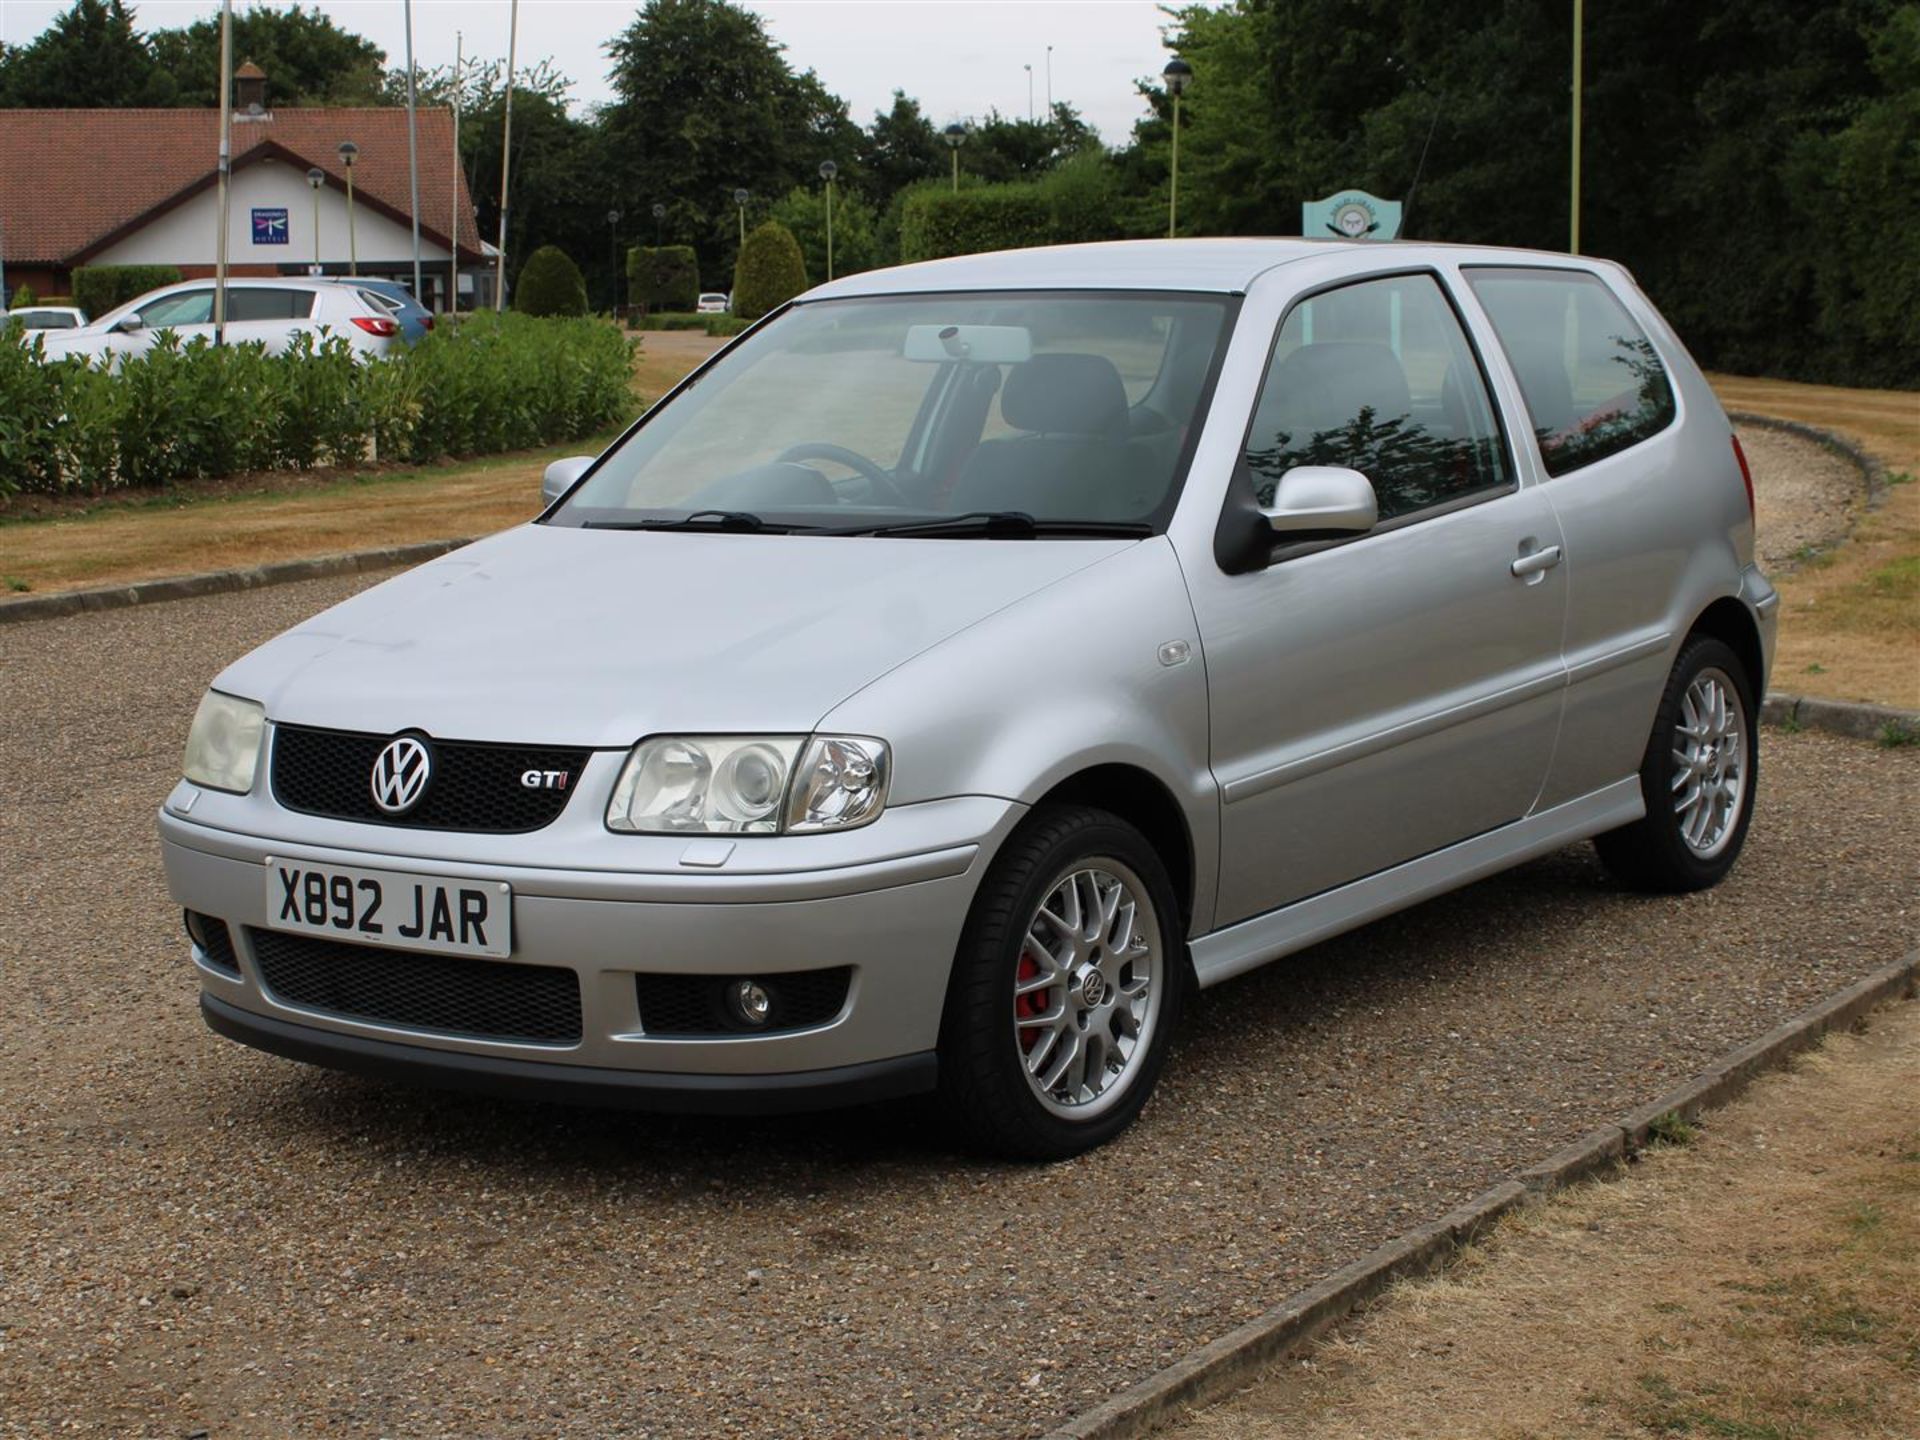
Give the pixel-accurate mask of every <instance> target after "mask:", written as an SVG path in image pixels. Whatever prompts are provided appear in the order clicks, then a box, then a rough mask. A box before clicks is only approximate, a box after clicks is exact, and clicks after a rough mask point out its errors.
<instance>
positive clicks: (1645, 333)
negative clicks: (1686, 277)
mask: <svg viewBox="0 0 1920 1440" xmlns="http://www.w3.org/2000/svg"><path fill="white" fill-rule="evenodd" d="M1474 270H1507V271H1512V270H1534V271H1538V272H1539V273H1541V274H1543V275H1580V276H1583V277H1585V278H1586V279H1588V280H1591V281H1593V283H1594V284H1596V285H1598V286H1599V287H1600V288H1601V289H1602V290H1604V291H1606V293H1607V294H1608V296H1610V297H1611V298H1612V300H1613V303H1614V304H1616V305H1618V306H1619V307H1620V313H1621V314H1623V315H1625V316H1626V317H1627V319H1629V320H1631V321H1632V322H1633V327H1634V329H1636V330H1638V331H1639V332H1640V338H1641V339H1642V340H1644V341H1646V342H1647V344H1648V345H1649V346H1651V347H1652V349H1653V353H1654V354H1655V355H1657V356H1658V357H1659V359H1660V378H1661V379H1663V380H1665V381H1666V382H1667V398H1668V399H1669V400H1671V401H1672V402H1673V405H1672V413H1671V414H1670V415H1668V416H1667V423H1666V424H1664V425H1662V426H1661V427H1660V428H1659V429H1658V430H1649V431H1648V432H1647V433H1646V434H1645V435H1642V436H1641V437H1640V438H1639V439H1638V440H1635V441H1634V442H1633V443H1632V444H1631V445H1623V446H1621V447H1620V448H1619V449H1618V450H1613V451H1610V452H1608V453H1607V454H1605V455H1596V456H1595V457H1594V458H1593V459H1591V460H1589V461H1587V462H1586V463H1585V464H1582V465H1576V466H1574V467H1573V468H1572V469H1571V470H1562V471H1561V472H1560V473H1559V474H1557V475H1556V474H1555V473H1554V472H1553V471H1552V470H1550V469H1548V468H1547V452H1546V451H1544V450H1542V449H1540V437H1539V436H1538V435H1536V434H1534V431H1533V411H1532V410H1531V409H1527V389H1526V386H1525V385H1523V384H1521V382H1520V367H1519V366H1518V365H1516V364H1514V360H1513V355H1512V353H1511V352H1510V351H1509V350H1508V349H1507V342H1506V341H1504V340H1502V339H1501V338H1500V326H1499V325H1498V324H1497V323H1496V322H1495V321H1494V318H1493V312H1492V311H1491V310H1489V309H1487V304H1486V302H1485V301H1484V300H1482V299H1481V298H1480V292H1479V291H1478V290H1475V289H1474V288H1473V277H1472V275H1471V274H1469V273H1468V272H1470V271H1474ZM1460 279H1461V282H1462V283H1463V284H1464V285H1465V286H1466V287H1467V289H1468V291H1469V292H1470V293H1471V294H1472V295H1473V303H1474V304H1475V305H1478V306H1479V307H1480V312H1481V313H1482V314H1483V315H1485V316H1486V317H1487V329H1488V331H1489V332H1491V334H1492V335H1493V343H1494V344H1496V345H1498V346H1499V347H1500V357H1501V359H1503V360H1505V361H1506V362H1507V371H1508V373H1509V374H1511V375H1512V376H1513V383H1514V386H1515V387H1516V388H1517V389H1518V390H1519V391H1520V406H1521V408H1522V409H1524V410H1526V411H1527V436H1528V438H1529V439H1530V440H1532V442H1533V446H1534V449H1535V451H1536V452H1537V453H1538V454H1539V456H1540V483H1541V484H1543V485H1551V484H1553V483H1554V482H1555V481H1556V480H1565V479H1566V478H1568V477H1569V476H1571V475H1578V474H1579V473H1580V472H1581V471H1582V470H1587V469H1591V468H1592V467H1593V466H1595V465H1598V464H1600V463H1602V462H1603V461H1607V460H1611V459H1613V458H1614V456H1616V455H1625V454H1627V453H1628V452H1629V451H1632V450H1638V449H1639V448H1640V447H1641V446H1642V445H1645V444H1646V443H1647V442H1648V441H1650V440H1657V439H1659V438H1660V437H1661V436H1662V435H1664V434H1666V433H1667V432H1668V431H1669V430H1671V429H1673V428H1674V427H1675V426H1676V425H1678V424H1679V423H1680V391H1679V390H1678V389H1677V388H1676V387H1675V386H1674V383H1673V375H1674V368H1673V357H1672V356H1670V355H1668V354H1667V352H1666V351H1665V350H1664V349H1662V348H1661V346H1660V342H1659V340H1657V339H1656V338H1655V337H1654V335H1653V332H1652V331H1650V330H1648V329H1647V327H1646V326H1645V325H1643V324H1642V323H1641V322H1640V317H1639V316H1637V315H1635V314H1634V313H1633V311H1632V309H1631V308H1630V307H1629V306H1628V305H1627V303H1626V301H1625V300H1624V299H1622V298H1621V296H1620V292H1619V291H1617V290H1615V289H1614V287H1613V286H1612V285H1611V284H1610V283H1608V281H1607V278H1606V276H1604V275H1602V274H1601V273H1600V272H1599V271H1598V270H1596V269H1594V268H1593V267H1592V266H1591V265H1573V264H1565V265H1551V264H1543V263H1541V262H1540V261H1537V260H1532V261H1528V262H1527V263H1525V264H1514V265H1502V264H1498V263H1496V262H1494V261H1482V262H1480V263H1479V264H1474V265H1462V266H1461V267H1460Z"/></svg>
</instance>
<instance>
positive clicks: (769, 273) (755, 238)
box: [733, 220, 807, 320]
mask: <svg viewBox="0 0 1920 1440" xmlns="http://www.w3.org/2000/svg"><path fill="white" fill-rule="evenodd" d="M806 288H807V262H806V259H805V257H803V256H802V255H801V253H800V242H799V241H798V240H796V239H794V238H793V232H792V231H791V230H789V229H787V227H786V226H784V225H782V224H780V222H779V221H777V220H769V221H767V223H766V224H764V225H762V226H761V227H760V228H759V229H757V230H754V231H751V232H750V233H749V234H748V235H747V243H746V244H745V245H742V246H741V247H740V259H739V260H738V261H737V262H736V263H735V265H734V267H733V313H734V314H735V315H737V316H739V317H740V318H741V319H742V320H758V319H759V318H760V317H761V316H762V315H764V314H766V313H767V312H768V311H769V310H774V309H777V308H778V307H780V306H782V305H784V304H786V303H787V301H789V300H791V299H792V298H793V297H794V296H796V295H798V294H799V293H800V292H801V291H802V290H804V289H806Z"/></svg>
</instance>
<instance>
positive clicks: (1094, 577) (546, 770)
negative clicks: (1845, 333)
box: [159, 240, 1777, 1158]
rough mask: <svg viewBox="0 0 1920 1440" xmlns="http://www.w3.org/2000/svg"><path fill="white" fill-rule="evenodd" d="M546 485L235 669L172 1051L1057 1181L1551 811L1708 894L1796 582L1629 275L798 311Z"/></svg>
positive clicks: (1225, 269)
mask: <svg viewBox="0 0 1920 1440" xmlns="http://www.w3.org/2000/svg"><path fill="white" fill-rule="evenodd" d="M548 482H549V490H550V492H551V493H550V497H549V498H550V501H551V503H550V504H549V506H548V508H547V510H546V511H545V513H544V514H542V515H541V516H540V517H539V519H537V520H535V521H534V522H532V523H531V524H527V525H523V526H520V527H519V528H517V529H514V530H510V531H507V532H506V533H504V534H500V535H496V536H493V537H492V538H490V539H487V540H483V541H481V542H479V543H478V544H475V545H471V546H468V547H466V548H465V549H463V550H459V551H456V552H454V553H452V554H450V555H448V556H446V557H444V558H442V559H439V560H436V561H433V562H432V563H430V564H427V565H423V566H421V567H420V568H418V569H416V570H414V571H412V572H410V573H408V574H405V575H403V576H400V577H399V578H397V579H394V580H390V581H388V582H386V583H385V584H382V585H379V586H376V587H374V588H373V589H371V590H368V591H366V592H365V593H363V594H361V595H359V596H357V597H355V598H353V599H351V600H349V601H347V602H346V603H344V604H342V605H339V606H336V607H335V608H333V609H331V610H329V611H326V612H325V613H323V614H321V615H318V616H316V617H315V618H314V619H312V620H310V621H308V622H307V623H305V624H303V625H300V626H298V627H297V628H295V629H293V630H291V631H289V632H287V633H286V634H284V635H282V636H280V637H279V638H278V639H275V640H273V641H271V642H269V643H268V644H266V645H264V646H262V647H261V648H260V649H258V650H256V651H254V652H253V653H252V654H250V655H248V656H246V657H245V658H243V659H241V660H239V661H238V662H236V663H235V664H233V665H232V666H230V667H229V668H228V669H227V670H226V671H224V672H223V673H222V674H221V675H220V676H219V677H218V678H217V679H216V680H215V681H214V684H213V688H212V689H211V690H210V691H209V692H208V693H207V695H206V697H205V699H204V701H203V702H202V704H201V706H200V709H199V712H198V714H197V715H196V716H195V717H194V722H193V728H192V732H191V735H190V737H189V739H188V742H187V752H186V764H185V778H183V779H182V780H181V782H180V784H179V785H178V786H177V787H176V788H175V790H174V791H173V793H172V794H171V795H170V796H168V798H167V800H166V802H165V805H164V807H163V809H162V811H161V815H160V821H159V824H160V835H161V840H162V849H163V852H164V856H165V863H166V870H167V876H168V880H169V883H170V886H171V889H172V893H173V895H174V896H175V898H176V899H177V901H178V902H179V903H180V904H181V905H182V906H184V907H185V909H186V912H187V913H186V923H187V930H188V932H189V934H190V935H191V937H192V942H193V952H192V953H193V959H194V964H195V967H196V969H197V971H198V975H199V980H200V986H201V1005H202V1008H203V1010H204V1013H205V1016H206V1019H207V1021H208V1023H209V1024H210V1025H211V1026H212V1027H213V1028H214V1029H215V1030H217V1031H219V1032H220V1033H222V1034H224V1035H227V1036H230V1037H232V1038H234V1039H236V1040H240V1041H243V1042H245V1043H247V1044H250V1045H254V1046H258V1047H259V1048H261V1049H264V1050H269V1051H272V1052H275V1053H276V1054H279V1055H283V1056H290V1057H292V1058H294V1059H298V1060H305V1061H311V1062H315V1063H318V1064H322V1065H331V1066H338V1067H343V1068H347V1069H354V1070H361V1071H368V1072H372V1073H374V1074H376V1075H385V1076H392V1077H396V1078H400V1079H406V1080H415V1081H419V1082H423V1083H427V1084H438V1085H447V1086H454V1087H460V1088H468V1089H478V1090H485V1091H491V1092H508V1093H513V1094H527V1095H544V1096H548V1097H554V1098H559V1099H563V1100H580V1101H596V1102H612V1103H619V1104H631V1105H637V1106H646V1107H665V1108H675V1109H685V1110H699V1111H722V1110H735V1109H754V1110H762V1111H768V1110H791V1109H799V1108H803V1107H815V1106H826V1105H834V1104H844V1103H851V1102H857V1101H864V1100H869V1099H874V1098H877V1097H882V1096H892V1095H901V1094H909V1093H913V1092H921V1091H932V1092H936V1093H937V1096H938V1099H939V1102H940V1104H941V1107H942V1108H943V1109H944V1110H945V1111H946V1112H947V1113H948V1114H949V1115H950V1116H951V1117H952V1120H953V1121H954V1122H955V1124H956V1125H957V1126H958V1127H959V1129H960V1131H961V1132H962V1133H963V1134H964V1135H965V1136H967V1137H969V1138H970V1139H971V1140H972V1141H973V1142H975V1143H977V1144H979V1145H981V1146H984V1147H987V1148H990V1149H993V1150H997V1151H999V1152H1001V1153H1006V1154H1012V1155H1017V1156H1026V1157H1033V1158H1048V1157H1058V1156H1064V1155H1068V1154H1071V1153H1074V1152H1076V1151H1079V1150H1083V1149H1085V1148H1087V1147H1089V1146H1092V1145H1095V1144H1098V1143H1100V1142H1102V1141H1104V1140H1106V1139H1108V1138H1109V1137H1111V1136H1113V1135H1114V1134H1116V1133H1117V1132H1118V1131H1120V1130H1121V1129H1122V1128H1124V1127H1125V1126H1126V1125H1127V1124H1128V1123H1129V1122H1130V1121H1131V1120H1132V1119H1133V1117H1134V1116H1135V1115H1136V1114H1137V1113H1138V1112H1139V1110H1140V1108H1141V1106H1142V1105H1143V1104H1145V1102H1146V1100H1147V1098H1148V1096H1149V1094H1150V1092H1151V1091H1152V1089H1153V1086H1154V1082H1155V1080H1156V1078H1157V1076H1158V1073H1159V1071H1160V1069H1161V1066H1162V1064H1163V1061H1164V1059H1165V1056H1166V1053H1167V1047H1168V1042H1169V1039H1170V1037H1171V1036H1172V1034H1173V1031H1174V1028H1175V1026H1176V1024H1177V1023H1178V1021H1179V1018H1180V1011H1181V1004H1182V999H1183V997H1184V996H1185V995H1186V994H1187V992H1188V991H1189V990H1190V989H1191V988H1192V987H1194V986H1196V985H1198V986H1206V985H1212V984H1216V983H1218V982H1220V981H1223V980H1227V979H1230V978H1232V977H1233V976H1235V975H1238V974H1240V973H1241V972H1243V971H1245V970H1248V969H1250V968H1251V967H1253V966H1256V965H1260V964H1263V963H1265V962H1266V961H1269V960H1272V959H1274V958H1276V957H1278V956H1283V955H1286V954H1288V953H1289V952H1291V951H1296V950H1299V949H1301V948H1302V947H1304V946H1307V945H1310V944H1312V943H1314V942H1315V941H1317V940H1320V939H1323V938H1325V937H1327V936H1330V935H1333V934H1335V933H1337V932H1339V931H1342V930H1347V929H1350V928H1352V927H1354V926H1357V925H1361V924H1364V923H1365V922H1367V921H1368V920H1371V919H1373V918H1375V917H1377V916H1380V915H1384V914H1386V913H1388V912H1389V911H1393V910H1396V909H1399V908H1401V907H1403V906H1407V905H1410V904H1413V903H1415V902H1417V901H1419V900H1422V899H1424V898H1426V897H1428V896H1432V895H1435V894H1438V893H1440V892H1441V891H1444V890H1448V889H1451V888H1453V887H1455V886H1459V885H1463V884H1466V883H1467V882H1469V881H1472V880H1474V879H1476V878H1478V877H1480V876H1484V875H1487V874H1490V873H1492V872H1493V871H1496V870H1499V869H1501V868H1503V867H1505V866H1510V865H1513V864H1516V863H1518V862H1520V861H1523V860H1526V859H1528V858H1529V857H1532V856H1536V855H1539V854H1541V853H1543V852H1545V851H1549V850H1552V849H1554V848H1556V847H1559V846H1564V845H1567V844H1570V843H1572V842H1574V841H1578V840H1583V839H1586V838H1589V837H1591V838H1592V839H1593V840H1594V842H1595V844H1596V845H1597V846H1598V848H1599V852H1600V855H1601V857H1602V858H1603V859H1604V861H1605V862H1606V864H1607V866H1608V867H1609V868H1610V869H1611V870H1612V871H1613V873H1614V874H1615V875H1617V876H1618V877H1619V878H1620V879H1621V880H1622V881H1624V882H1626V883H1628V884H1630V885H1633V886H1637V887H1642V888H1646V889H1651V890H1664V891H1688V890H1695V889H1698V888H1701V887H1703V886H1707V885H1711V884H1713V883H1714V882H1715V881H1717V880H1719V879H1720V878H1721V877H1722V876H1723V875H1725V874H1726V873H1727V871H1728V869H1729V867H1731V866H1732V864H1733V863H1734V859H1735V857H1736V856H1737V855H1738V853H1739V851H1740V847H1741V842H1742V839H1743V837H1744V835H1745V833H1746V829H1747V824H1748V820H1749V818H1750V816H1751V815H1752V812H1753V803H1754V794H1755V783H1756V778H1757V775H1756V765H1757V759H1758V751H1757V737H1756V731H1755V724H1754V722H1755V718H1756V702H1757V699H1758V697H1759V695H1760V694H1761V692H1762V689H1763V684H1764V680H1765V675H1766V668H1767V663H1768V659H1769V656H1770V654H1771V650H1772V646H1773V637H1774V612H1775V609H1776V606H1777V598H1776V596H1775V593H1774V591H1773V589H1772V587H1771V586H1770V585H1769V584H1768V583H1767V581H1766V579H1765V578H1763V577H1762V575H1761V574H1760V572H1759V570H1757V569H1756V568H1755V566H1754V558H1753V501H1752V490H1751V485H1750V483H1749V482H1748V479H1747V475H1746V466H1745V461H1744V459H1743V458H1742V456H1741V454H1740V447H1739V444H1738V442H1737V440H1736V439H1735V438H1734V436H1733V434H1732V431H1731V429H1730V428H1729V426H1728V423H1727V419H1726V416H1725V415H1724V414H1723V413H1722V412H1721V409H1720V407H1719V405H1718V404H1717V403H1715V400H1714V397H1713V395H1712V393H1711V392H1710V391H1709V390H1708V388H1707V386H1706V383H1705V382H1704V381H1703V380H1702V378H1701V376H1700V373H1699V371H1698V369H1697V368H1696V367H1695V365H1694V364H1693V362H1692V361H1691V360H1690V359H1689V358H1688V356H1687V353H1686V351H1685V350H1684V349H1683V348H1682V346H1681V344H1680V342H1679V340H1678V339H1677V338H1675V336H1674V334H1673V332H1672V331H1671V330H1670V329H1669V328H1668V327H1667V326H1666V324H1665V323H1664V322H1663V321H1662V320H1661V318H1660V316H1659V315H1658V314H1657V313H1656V312H1655V311H1654V309H1653V307H1652V306H1651V305H1650V304H1649V303H1648V302H1647V300H1646V298H1645V297H1644V296H1643V295H1641V294H1640V292H1639V291H1638V289H1636V287H1635V286H1634V284H1633V281H1632V279H1631V278H1630V277H1629V276H1628V275H1627V274H1626V273H1625V272H1624V271H1622V270H1621V269H1619V268H1618V267H1617V266H1613V265H1610V264H1606V263H1603V262H1598V261H1589V260H1583V259H1571V258H1568V257H1566V256H1562V255H1552V254H1532V253H1523V252H1517V251H1504V250H1484V249H1467V248H1452V247H1443V246H1427V245H1377V244H1345V243H1338V242H1331V243H1329V242H1317V241H1316V242H1304V241H1285V240H1270V241H1228V240H1223V241H1175V242H1152V243H1134V244H1113V245H1096V246H1084V247H1075V248H1072V249H1059V250H1029V251H1020V252H1016V253H1009V254H997V255H981V256H974V257H969V258H964V259H957V260H949V261H942V262H937V263H933V264H927V265H918V266H910V267H906V268H902V269H896V270H889V271H883V272H879V273H875V274H867V275H861V276H857V277H854V278H852V279H847V280H841V281H839V282H837V283H834V284H830V285H827V286H824V287H821V288H819V289H816V290H814V291H812V292H810V293H809V294H807V295H806V296H804V297H803V298H802V299H801V300H800V301H798V302H797V303H795V304H793V305H792V306H790V307H788V308H787V309H785V310H784V311H782V312H780V313H778V314H776V315H774V316H772V317H771V318H769V319H768V320H766V321H765V322H763V323H762V324H760V325H759V326H758V327H756V328H755V329H753V330H752V331H750V332H748V333H747V334H746V335H744V336H743V337H741V338H740V339H739V340H738V341H737V342H735V343H734V344H733V345H731V346H730V347H729V348H727V349H726V350H725V351H723V352H722V353H721V354H719V355H718V356H716V357H715V358H714V359H713V360H712V361H710V362H709V363H708V364H706V365H705V366H703V367H702V368H701V369H700V370H698V371H696V372H695V373H694V374H693V375H692V376H690V377H689V378H688V379H687V380H686V381H685V382H684V383H683V384H681V385H680V386H679V388H678V389H677V390H675V391H674V392H673V393H672V394H671V395H670V396H669V397H668V398H667V399H666V400H665V401H663V402H662V403H660V404H658V405H656V406H654V407H653V409H651V410H650V411H649V412H648V413H647V414H646V415H645V417H643V418H642V419H641V420H640V421H639V422H638V423H636V424H635V425H634V426H633V427H632V428H631V429H630V430H629V431H628V432H627V433H626V434H625V435H623V436H622V437H621V438H620V440H619V441H618V442H617V443H615V444H614V445H613V446H612V447H611V448H610V449H608V450H607V451H606V453H605V454H603V455H601V456H599V457H598V458H597V459H592V460H584V459H583V460H580V461H568V462H561V463H560V464H559V465H556V466H555V467H554V469H553V470H552V471H551V472H550V473H549V477H548Z"/></svg>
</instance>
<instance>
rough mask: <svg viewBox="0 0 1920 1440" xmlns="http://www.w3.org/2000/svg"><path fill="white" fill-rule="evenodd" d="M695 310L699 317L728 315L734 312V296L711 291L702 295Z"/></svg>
mask: <svg viewBox="0 0 1920 1440" xmlns="http://www.w3.org/2000/svg"><path fill="white" fill-rule="evenodd" d="M693 308H694V313H695V314H698V315H726V314H728V313H730V312H731V311H732V310H733V296H731V295H723V294H721V293H720V292H719V291H717V290H711V291H708V292H707V293H706V294H705V295H702V296H701V297H700V301H699V303H698V304H697V305H695V306H694V307H693Z"/></svg>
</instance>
